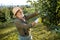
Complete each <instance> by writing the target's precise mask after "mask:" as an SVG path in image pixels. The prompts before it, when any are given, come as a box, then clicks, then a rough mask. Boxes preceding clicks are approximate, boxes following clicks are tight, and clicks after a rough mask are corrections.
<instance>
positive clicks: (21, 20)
mask: <svg viewBox="0 0 60 40" xmlns="http://www.w3.org/2000/svg"><path fill="white" fill-rule="evenodd" d="M12 12H13V14H14V16H16V19H15V21H14V23H15V25H16V28H17V30H18V32H19V36H20V37H19V40H31V35H30V28H31V27H33V26H34V25H35V24H36V23H38V19H37V20H35V21H34V22H32V23H30V24H29V23H27V20H29V19H30V18H32V17H35V16H37V15H38V13H34V14H31V15H28V16H25V15H24V14H23V11H22V9H21V8H19V7H15V8H13V10H12Z"/></svg>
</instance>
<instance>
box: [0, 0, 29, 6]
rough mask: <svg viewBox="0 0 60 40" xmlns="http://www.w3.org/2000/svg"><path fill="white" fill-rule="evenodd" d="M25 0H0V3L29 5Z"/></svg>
mask: <svg viewBox="0 0 60 40" xmlns="http://www.w3.org/2000/svg"><path fill="white" fill-rule="evenodd" d="M26 1H27V0H0V6H1V5H29V3H27V2H26Z"/></svg>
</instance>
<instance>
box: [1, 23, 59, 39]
mask: <svg viewBox="0 0 60 40" xmlns="http://www.w3.org/2000/svg"><path fill="white" fill-rule="evenodd" d="M47 29H48V28H47V27H46V26H44V25H43V24H37V25H36V26H35V27H33V28H31V30H32V32H31V34H32V36H33V40H60V33H56V32H55V31H48V30H47ZM0 40H18V32H17V30H16V27H15V26H11V27H7V28H4V29H0Z"/></svg>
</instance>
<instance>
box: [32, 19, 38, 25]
mask: <svg viewBox="0 0 60 40" xmlns="http://www.w3.org/2000/svg"><path fill="white" fill-rule="evenodd" d="M38 22H39V18H37V19H36V20H35V21H34V22H32V26H34V25H35V24H37V23H38Z"/></svg>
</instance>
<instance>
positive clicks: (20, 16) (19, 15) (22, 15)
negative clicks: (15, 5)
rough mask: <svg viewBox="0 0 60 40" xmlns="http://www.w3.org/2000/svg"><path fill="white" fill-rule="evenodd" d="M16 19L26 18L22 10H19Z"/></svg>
mask: <svg viewBox="0 0 60 40" xmlns="http://www.w3.org/2000/svg"><path fill="white" fill-rule="evenodd" d="M16 17H18V18H20V19H22V18H23V17H24V14H23V11H22V10H19V11H18V12H17V14H16Z"/></svg>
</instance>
